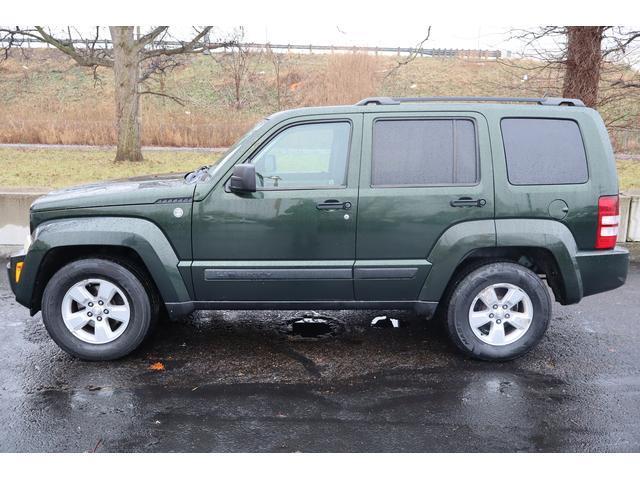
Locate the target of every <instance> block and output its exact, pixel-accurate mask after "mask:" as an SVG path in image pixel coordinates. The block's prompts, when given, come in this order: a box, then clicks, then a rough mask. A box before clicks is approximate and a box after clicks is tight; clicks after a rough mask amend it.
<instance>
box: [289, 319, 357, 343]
mask: <svg viewBox="0 0 640 480" xmlns="http://www.w3.org/2000/svg"><path fill="white" fill-rule="evenodd" d="M342 330H344V325H343V323H342V322H340V321H338V320H336V319H334V318H330V317H323V316H317V315H309V316H303V317H299V318H293V319H291V320H288V321H287V329H286V334H287V335H288V336H289V338H290V339H292V340H323V339H327V338H331V337H335V336H336V335H337V334H338V333H339V332H340V331H342Z"/></svg>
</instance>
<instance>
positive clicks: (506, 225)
mask: <svg viewBox="0 0 640 480" xmlns="http://www.w3.org/2000/svg"><path fill="white" fill-rule="evenodd" d="M486 247H523V248H527V247H538V248H543V249H546V250H548V251H549V252H550V253H551V254H552V255H553V257H554V259H555V261H556V263H557V265H558V269H559V270H560V272H559V273H560V275H561V276H562V282H563V286H564V294H565V299H564V300H565V301H564V302H563V303H564V304H572V303H577V302H579V301H580V300H581V299H582V297H583V287H582V278H581V276H580V269H579V266H578V263H577V253H578V247H577V245H576V242H575V239H574V237H573V234H572V233H571V231H570V230H569V229H568V228H567V227H566V226H565V225H564V224H562V223H560V222H558V221H555V220H547V219H522V218H517V219H516V218H514V219H499V220H479V221H472V222H464V223H459V224H457V225H454V226H453V227H451V228H449V229H448V230H446V231H445V232H444V233H443V234H442V236H441V237H440V238H439V239H438V242H437V243H436V245H435V246H434V247H433V249H432V250H431V252H430V253H429V257H428V260H429V262H431V263H432V265H433V266H432V268H431V271H430V272H429V275H428V276H427V279H426V280H425V283H424V285H423V287H422V290H421V292H420V297H419V298H420V300H423V301H439V300H440V298H441V297H442V294H443V293H444V290H445V288H446V286H447V285H448V283H449V280H450V279H451V277H452V275H453V273H454V272H455V270H456V268H457V267H458V266H459V265H460V264H461V263H462V262H463V261H464V259H465V258H466V257H468V256H469V255H470V254H472V253H473V251H474V250H477V249H479V248H486Z"/></svg>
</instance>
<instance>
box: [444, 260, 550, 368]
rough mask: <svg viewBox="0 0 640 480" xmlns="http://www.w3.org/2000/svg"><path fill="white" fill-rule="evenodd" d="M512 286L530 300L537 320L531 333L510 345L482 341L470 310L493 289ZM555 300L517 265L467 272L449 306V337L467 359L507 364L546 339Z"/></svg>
mask: <svg viewBox="0 0 640 480" xmlns="http://www.w3.org/2000/svg"><path fill="white" fill-rule="evenodd" d="M499 283H510V284H512V285H515V286H517V287H520V288H521V289H522V290H524V291H525V293H526V294H527V295H528V296H529V298H530V300H531V304H532V306H533V317H532V320H531V324H530V326H529V328H528V330H527V331H526V332H525V333H524V335H522V337H520V338H519V339H517V340H516V341H514V342H513V343H510V344H508V345H490V344H488V343H485V342H484V341H483V340H481V339H480V338H478V336H476V334H475V333H474V332H473V329H472V328H471V325H470V323H469V310H470V308H471V304H472V302H473V300H474V299H475V298H476V296H477V295H478V294H479V293H480V292H482V290H483V289H485V288H486V287H488V286H490V285H494V284H499ZM551 311H552V307H551V297H550V296H549V291H548V290H547V288H546V286H545V284H544V282H543V281H542V280H541V279H540V278H539V277H538V276H537V275H536V274H535V273H534V272H532V271H531V270H529V269H528V268H525V267H523V266H522V265H519V264H517V263H512V262H496V263H490V264H488V265H482V266H479V267H476V268H475V269H473V268H472V269H471V270H470V271H467V272H464V273H463V274H462V275H461V276H460V277H459V278H458V281H457V283H456V284H455V286H454V288H453V291H452V294H451V296H450V298H449V301H448V305H447V306H446V320H447V330H448V333H449V337H450V338H451V340H452V341H453V343H454V344H455V345H456V346H457V347H458V348H459V349H460V350H462V352H463V353H465V354H466V355H468V356H470V357H472V358H476V359H479V360H489V361H506V360H512V359H514V358H517V357H520V356H522V355H524V354H525V353H527V352H529V351H530V350H531V349H533V348H534V347H535V346H536V345H537V344H538V343H539V342H540V340H541V339H542V337H543V336H544V334H545V332H546V330H547V327H548V326H549V321H550V319H551Z"/></svg>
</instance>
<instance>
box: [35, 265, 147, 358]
mask: <svg viewBox="0 0 640 480" xmlns="http://www.w3.org/2000/svg"><path fill="white" fill-rule="evenodd" d="M153 313H154V308H153V303H152V300H151V298H150V296H149V294H148V293H147V291H146V289H145V287H144V286H143V284H142V282H141V280H140V279H139V278H138V277H137V276H136V275H135V274H134V273H133V271H131V270H130V269H128V268H126V267H125V266H123V265H120V264H118V263H115V262H112V261H109V260H105V259H85V260H78V261H75V262H72V263H70V264H68V265H66V266H64V267H63V268H61V269H60V270H59V271H58V272H56V273H55V274H54V275H53V277H52V278H51V280H50V281H49V283H48V284H47V287H46V288H45V291H44V293H43V296H42V318H43V320H44V325H45V327H46V329H47V331H48V332H49V334H50V335H51V337H52V338H53V340H54V341H55V342H56V343H57V344H58V345H59V346H60V347H61V348H62V349H63V350H65V351H66V352H68V353H70V354H72V355H74V356H76V357H79V358H82V359H84V360H113V359H116V358H120V357H123V356H125V355H127V354H129V353H130V352H132V351H133V350H134V349H136V348H137V347H138V346H139V345H140V343H142V341H143V340H144V339H145V337H146V336H147V335H148V333H149V332H150V330H151V327H152V325H153V321H154V320H155V319H154V315H153Z"/></svg>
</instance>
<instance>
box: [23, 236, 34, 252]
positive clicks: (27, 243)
mask: <svg viewBox="0 0 640 480" xmlns="http://www.w3.org/2000/svg"><path fill="white" fill-rule="evenodd" d="M32 243H33V238H31V235H27V238H26V239H25V240H24V246H23V249H24V253H27V252H28V251H29V247H30V246H31V244H32Z"/></svg>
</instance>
